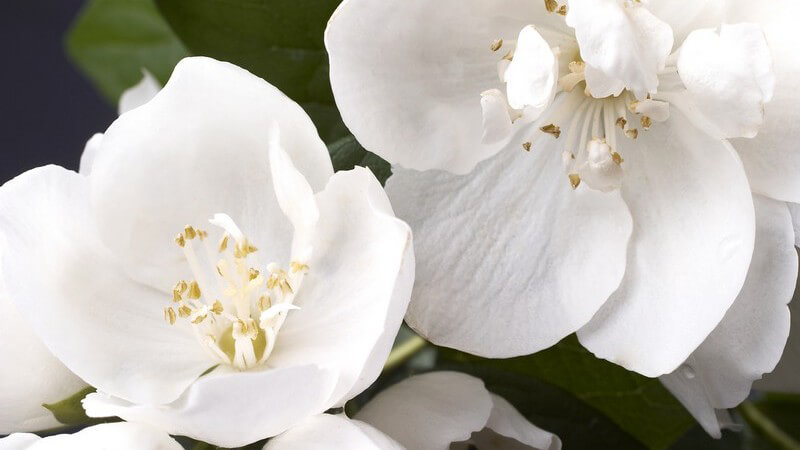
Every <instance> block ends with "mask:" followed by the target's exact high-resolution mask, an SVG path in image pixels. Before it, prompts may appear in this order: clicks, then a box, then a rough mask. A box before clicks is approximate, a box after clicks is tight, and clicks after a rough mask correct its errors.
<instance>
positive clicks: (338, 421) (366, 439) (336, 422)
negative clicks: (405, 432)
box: [264, 414, 403, 450]
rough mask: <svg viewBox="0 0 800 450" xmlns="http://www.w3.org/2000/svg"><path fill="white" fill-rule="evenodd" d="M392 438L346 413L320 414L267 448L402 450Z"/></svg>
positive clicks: (266, 446) (275, 440) (269, 444)
mask: <svg viewBox="0 0 800 450" xmlns="http://www.w3.org/2000/svg"><path fill="white" fill-rule="evenodd" d="M402 448H403V447H401V446H400V445H399V444H397V442H394V441H393V440H392V439H391V438H390V437H388V436H386V435H384V434H383V433H381V432H380V431H378V430H376V429H375V428H373V427H371V426H370V425H367V424H366V423H364V422H361V421H358V420H350V419H348V418H347V416H344V415H343V414H342V415H332V414H320V415H318V416H313V417H309V418H308V419H306V420H304V421H303V422H302V423H300V424H299V425H296V426H295V427H293V428H292V429H290V430H289V431H287V432H285V433H283V434H281V435H279V436H276V437H275V438H274V439H270V441H269V442H267V445H265V446H264V450H308V449H313V450H324V449H330V450H337V449H358V450H400V449H402Z"/></svg>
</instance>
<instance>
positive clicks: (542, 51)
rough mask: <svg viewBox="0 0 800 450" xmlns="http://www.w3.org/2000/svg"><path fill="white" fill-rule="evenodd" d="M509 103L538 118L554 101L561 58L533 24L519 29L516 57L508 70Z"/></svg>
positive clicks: (532, 117) (506, 73) (505, 74)
mask: <svg viewBox="0 0 800 450" xmlns="http://www.w3.org/2000/svg"><path fill="white" fill-rule="evenodd" d="M504 78H505V81H506V92H507V93H508V103H509V105H511V107H512V108H514V109H525V110H526V114H529V115H530V116H531V117H530V118H531V119H536V118H537V117H538V116H539V115H540V114H541V113H542V112H543V111H544V110H545V109H547V107H548V106H550V103H552V102H553V97H554V96H555V95H556V86H557V79H558V60H557V59H556V55H554V54H553V51H552V50H551V49H550V44H548V43H547V41H545V40H544V38H543V37H542V35H541V34H539V32H538V31H536V28H535V27H533V26H532V25H528V26H527V27H525V28H523V29H522V31H520V33H519V39H518V40H517V47H516V49H515V50H514V59H512V60H511V64H509V65H508V68H507V69H506V71H505V73H504Z"/></svg>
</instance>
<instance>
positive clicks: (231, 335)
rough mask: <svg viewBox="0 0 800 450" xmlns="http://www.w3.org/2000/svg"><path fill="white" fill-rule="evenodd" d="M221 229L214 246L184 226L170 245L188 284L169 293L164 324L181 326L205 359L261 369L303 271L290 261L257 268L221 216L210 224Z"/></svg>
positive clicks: (246, 245)
mask: <svg viewBox="0 0 800 450" xmlns="http://www.w3.org/2000/svg"><path fill="white" fill-rule="evenodd" d="M211 223H212V224H213V225H216V226H217V227H219V228H221V229H222V233H221V238H220V239H219V242H218V243H217V245H212V244H211V242H210V238H209V233H208V232H207V231H204V230H201V229H198V228H195V227H193V226H190V225H187V226H186V228H185V229H184V230H183V231H182V232H181V233H180V234H178V236H177V237H176V238H175V242H176V243H177V244H178V246H179V247H180V248H181V249H182V250H183V254H184V256H185V258H186V261H187V262H188V264H189V267H190V269H191V272H192V275H193V277H194V279H193V280H180V281H178V282H177V283H176V284H175V287H174V289H173V291H172V305H170V306H168V307H166V308H165V309H164V317H165V319H166V321H167V322H168V323H169V324H171V325H174V324H176V322H178V321H179V320H184V321H186V322H187V323H188V324H189V326H190V327H191V328H192V329H193V332H194V333H195V336H196V337H197V339H198V341H199V342H200V343H201V344H202V345H203V347H204V348H205V349H207V351H208V353H209V355H210V356H211V357H212V358H213V359H214V360H215V361H216V362H219V363H224V364H228V365H231V366H234V367H236V368H237V369H240V370H245V369H249V368H251V367H254V366H257V365H260V364H263V363H264V362H265V361H266V360H267V359H268V358H269V356H270V354H271V353H272V351H273V350H274V348H275V342H276V339H277V336H278V332H279V331H280V329H281V327H282V326H283V324H284V322H285V320H286V317H287V315H288V313H289V311H291V310H293V309H299V308H298V307H297V306H295V305H293V304H292V303H293V302H294V299H295V295H296V293H297V290H298V289H299V288H300V284H301V283H302V281H303V277H304V275H305V273H306V272H307V271H308V269H309V268H308V266H307V265H306V264H305V263H302V262H296V261H294V262H291V263H290V265H289V270H284V269H283V268H281V267H280V266H278V264H276V263H270V264H268V265H266V267H263V266H261V265H260V264H259V261H258V258H257V253H258V249H257V248H256V247H255V246H254V245H253V244H252V243H251V242H250V240H249V239H247V238H246V237H245V236H244V235H243V234H242V232H241V230H240V229H239V227H237V226H236V224H235V223H234V222H233V220H232V219H231V218H230V217H229V216H227V215H224V214H217V215H216V216H214V218H213V219H212V220H211Z"/></svg>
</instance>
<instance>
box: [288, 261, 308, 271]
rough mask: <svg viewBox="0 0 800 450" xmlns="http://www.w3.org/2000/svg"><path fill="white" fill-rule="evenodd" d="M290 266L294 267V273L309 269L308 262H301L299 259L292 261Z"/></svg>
mask: <svg viewBox="0 0 800 450" xmlns="http://www.w3.org/2000/svg"><path fill="white" fill-rule="evenodd" d="M289 267H290V268H291V269H292V273H297V272H300V271H303V272H305V271H307V270H308V265H307V264H303V263H299V262H297V261H292V262H291V264H289Z"/></svg>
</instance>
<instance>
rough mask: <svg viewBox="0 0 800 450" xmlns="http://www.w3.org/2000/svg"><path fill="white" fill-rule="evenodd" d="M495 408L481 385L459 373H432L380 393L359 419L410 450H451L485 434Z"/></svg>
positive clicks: (481, 383)
mask: <svg viewBox="0 0 800 450" xmlns="http://www.w3.org/2000/svg"><path fill="white" fill-rule="evenodd" d="M492 408H493V402H492V397H491V396H490V394H489V391H487V390H486V388H485V387H484V385H483V382H482V381H481V380H479V379H477V378H475V377H471V376H469V375H465V374H462V373H458V372H431V373H427V374H424V375H417V376H413V377H411V378H407V379H405V380H403V381H401V382H400V383H398V384H396V385H394V386H392V387H390V388H388V389H386V390H385V391H383V392H381V393H379V394H378V395H376V396H375V398H373V399H372V400H371V401H370V402H369V403H367V404H366V405H365V406H364V408H362V409H361V411H359V412H358V414H356V417H355V418H356V419H358V420H362V421H364V422H366V423H368V424H370V425H372V426H373V427H375V428H377V429H379V430H381V431H382V432H384V433H386V434H387V435H389V436H390V437H392V438H393V439H394V440H396V441H397V442H399V443H400V444H401V445H403V446H404V447H406V448H413V449H418V450H447V449H449V448H450V444H451V443H453V442H461V441H466V440H467V439H469V438H470V436H471V435H472V433H473V432H476V431H480V430H482V429H483V428H484V427H485V426H486V423H487V422H488V421H489V417H490V415H491V412H492Z"/></svg>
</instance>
